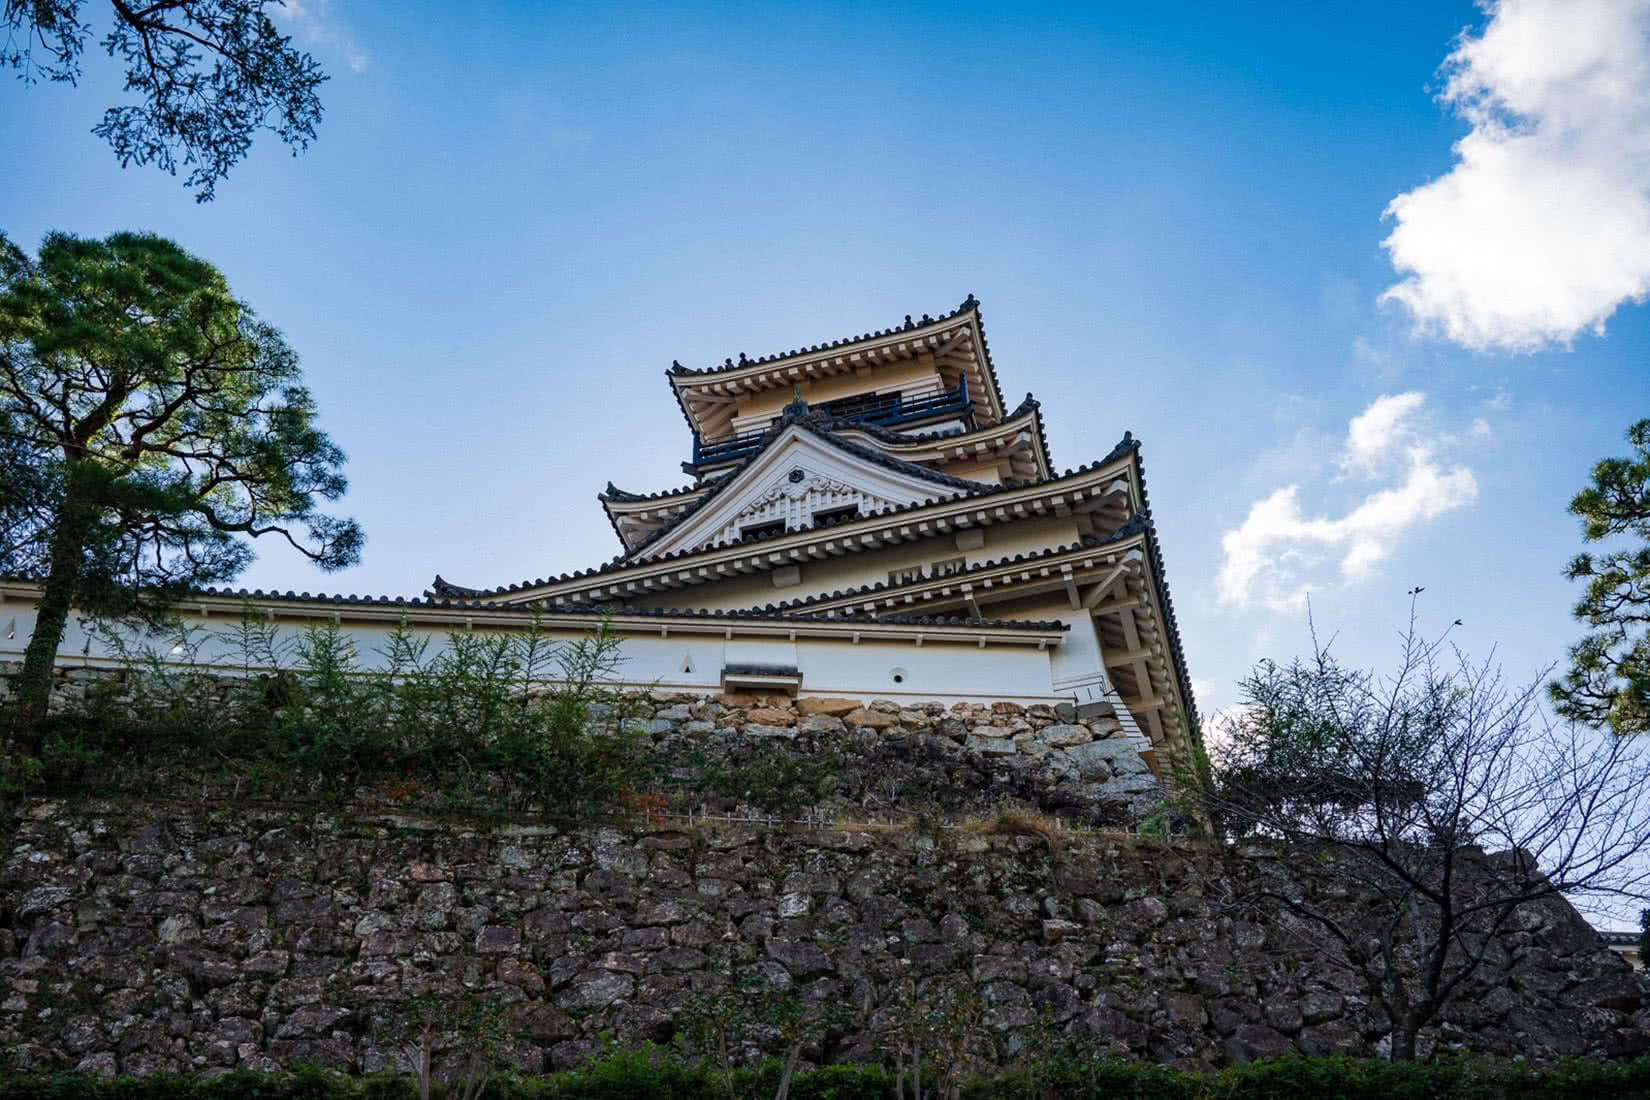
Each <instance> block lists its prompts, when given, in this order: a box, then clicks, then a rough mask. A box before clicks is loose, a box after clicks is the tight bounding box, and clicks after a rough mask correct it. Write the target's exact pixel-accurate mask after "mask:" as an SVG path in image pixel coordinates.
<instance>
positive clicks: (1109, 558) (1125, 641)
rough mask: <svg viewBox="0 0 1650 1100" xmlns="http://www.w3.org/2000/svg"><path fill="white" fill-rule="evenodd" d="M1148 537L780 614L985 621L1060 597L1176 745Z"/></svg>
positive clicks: (1114, 673) (1132, 703) (1175, 678)
mask: <svg viewBox="0 0 1650 1100" xmlns="http://www.w3.org/2000/svg"><path fill="white" fill-rule="evenodd" d="M1150 538H1151V536H1150V533H1149V531H1148V530H1147V529H1145V528H1144V527H1142V528H1141V529H1140V530H1138V531H1136V532H1134V533H1132V534H1130V535H1128V536H1126V537H1124V538H1120V539H1117V540H1115V541H1109V542H1103V543H1102V544H1101V545H1097V546H1095V545H1083V546H1077V547H1070V548H1067V549H1065V550H1062V551H1061V552H1058V553H1055V554H1052V555H1046V556H1041V557H1037V558H1035V559H1033V560H1030V561H1024V562H1020V561H1008V562H999V563H995V564H994V565H988V566H987V567H985V568H978V569H972V570H969V571H967V572H965V573H962V574H958V575H955V576H949V577H925V578H919V579H914V580H910V581H904V582H900V583H898V584H890V585H886V586H878V587H876V588H873V589H872V590H871V591H859V592H852V593H844V594H842V595H841V596H833V597H815V598H812V599H807V600H801V601H797V602H795V603H790V604H783V605H778V606H777V607H776V609H783V610H789V611H795V612H805V613H809V614H827V615H828V614H838V615H851V616H854V617H856V618H860V619H862V620H864V619H872V618H875V617H878V616H885V615H950V614H966V615H974V616H985V615H988V614H989V611H988V609H989V608H990V607H991V606H992V605H993V604H997V603H1001V602H1003V601H1005V600H1019V599H1025V598H1028V597H1032V596H1039V595H1046V594H1048V593H1051V592H1062V593H1064V594H1066V595H1067V597H1068V599H1069V601H1070V605H1071V609H1072V610H1073V611H1079V610H1086V611H1088V613H1089V614H1090V616H1091V617H1092V618H1093V619H1094V620H1095V623H1096V627H1097V629H1098V633H1099V637H1100V644H1101V653H1102V659H1103V660H1104V661H1105V664H1106V673H1107V677H1108V678H1109V679H1110V680H1111V681H1112V683H1113V685H1114V686H1115V687H1117V689H1118V691H1119V693H1120V694H1121V695H1122V696H1123V699H1124V703H1125V705H1127V706H1128V707H1129V709H1130V711H1131V712H1133V713H1134V714H1135V716H1136V719H1137V720H1138V721H1139V722H1140V724H1141V726H1142V727H1143V728H1144V729H1147V730H1148V731H1149V732H1150V734H1151V737H1152V741H1153V743H1154V744H1162V743H1164V742H1165V741H1167V742H1170V743H1174V742H1176V741H1178V740H1179V738H1180V736H1181V735H1182V732H1183V731H1179V730H1177V729H1175V727H1174V716H1175V715H1177V714H1184V713H1186V710H1187V706H1186V700H1185V699H1184V698H1183V697H1182V693H1181V691H1180V682H1181V676H1180V675H1179V673H1182V672H1184V669H1177V668H1176V667H1175V661H1176V660H1177V657H1176V655H1175V643H1174V640H1173V637H1172V628H1171V627H1170V625H1169V621H1168V617H1167V615H1166V614H1165V610H1164V608H1163V606H1162V602H1161V600H1160V598H1159V593H1160V591H1161V589H1162V586H1161V584H1160V583H1159V582H1160V580H1161V578H1159V577H1157V576H1156V575H1155V574H1154V572H1153V568H1152V556H1151V546H1150Z"/></svg>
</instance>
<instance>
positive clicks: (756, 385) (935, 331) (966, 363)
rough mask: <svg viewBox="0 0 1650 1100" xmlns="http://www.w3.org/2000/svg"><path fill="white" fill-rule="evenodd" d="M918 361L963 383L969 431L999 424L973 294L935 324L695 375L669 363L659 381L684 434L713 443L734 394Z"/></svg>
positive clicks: (910, 324) (929, 321)
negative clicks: (926, 360)
mask: <svg viewBox="0 0 1650 1100" xmlns="http://www.w3.org/2000/svg"><path fill="white" fill-rule="evenodd" d="M923 353H928V354H932V355H933V356H934V358H935V360H936V362H937V363H938V364H939V366H940V369H941V372H942V373H946V372H950V373H951V374H954V375H957V376H960V377H963V378H966V379H967V381H968V387H969V393H970V395H971V397H972V402H973V411H974V419H975V422H976V423H979V424H995V423H996V422H997V421H999V420H1001V419H1002V418H1003V414H1004V412H1005V408H1004V404H1003V396H1002V387H1001V385H1000V384H999V383H998V381H997V370H996V368H995V367H994V366H993V365H992V362H991V348H990V346H989V345H988V344H987V343H986V339H985V327H984V325H983V324H982V322H981V319H980V303H979V300H978V299H976V298H975V297H974V296H973V295H972V294H970V295H969V296H968V297H967V298H966V299H965V300H964V301H963V303H962V305H960V306H958V307H957V308H956V309H954V310H952V311H951V312H950V313H947V314H943V315H942V316H940V317H930V316H928V315H927V314H926V313H925V314H923V315H922V320H921V321H920V322H919V321H914V320H912V318H911V315H910V314H906V315H905V323H904V324H903V325H896V326H894V327H893V328H888V329H882V330H879V331H877V332H868V333H865V334H864V335H862V336H850V337H846V338H844V339H841V340H833V341H830V342H829V343H824V344H815V345H813V346H811V347H805V348H800V349H792V350H791V351H787V352H781V353H778V354H774V355H764V356H761V357H759V358H756V359H751V358H748V357H747V356H746V355H745V354H744V353H743V352H741V353H740V355H739V359H738V361H737V362H736V361H734V360H733V359H727V360H725V361H723V362H722V363H720V364H718V365H716V366H711V367H705V368H702V369H692V368H689V367H684V366H682V364H681V363H672V364H671V365H670V368H669V369H668V370H666V371H665V375H666V377H667V378H669V379H670V386H671V389H672V390H673V391H674V392H675V394H676V401H677V404H679V405H680V406H681V409H682V415H683V417H684V418H686V420H687V422H688V427H690V428H692V429H693V431H694V432H696V433H697V434H698V435H699V436H700V437H702V438H705V439H712V438H715V437H717V436H719V435H722V434H724V433H725V432H726V431H727V430H728V426H727V425H728V422H729V420H730V418H731V416H732V410H731V403H732V402H733V401H734V399H735V397H736V395H738V394H744V393H756V392H761V391H764V390H772V389H789V388H791V387H793V386H795V385H796V384H797V383H799V382H801V381H803V380H805V379H817V378H829V377H832V376H835V375H840V374H850V373H853V372H854V371H856V370H858V369H861V368H865V367H873V366H879V365H883V364H887V363H892V362H896V361H900V360H907V361H909V360H913V359H915V358H917V356H919V355H921V354H923Z"/></svg>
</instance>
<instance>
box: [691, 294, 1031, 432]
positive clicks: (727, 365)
mask: <svg viewBox="0 0 1650 1100" xmlns="http://www.w3.org/2000/svg"><path fill="white" fill-rule="evenodd" d="M970 312H972V313H973V314H974V323H975V328H976V331H977V332H978V333H979V336H980V359H981V363H980V369H981V372H982V373H983V374H984V375H985V376H986V377H987V378H989V379H990V380H991V394H992V397H993V398H994V399H995V400H996V402H997V407H998V408H1001V407H1002V404H1003V387H1002V383H1001V382H1000V381H998V379H997V367H996V365H995V364H993V363H992V362H991V345H990V343H989V342H988V341H987V340H986V338H985V320H984V318H983V317H981V316H980V300H979V299H978V298H976V297H974V295H973V294H970V295H969V296H968V297H967V298H964V299H963V302H962V305H960V306H958V307H957V308H956V309H953V310H952V311H951V312H949V313H942V314H940V315H939V316H938V317H930V316H929V315H928V314H926V313H924V314H923V315H922V320H921V321H913V320H912V319H911V315H910V314H909V313H907V314H906V315H905V323H904V324H903V325H895V326H893V327H892V328H885V329H879V330H877V331H876V332H867V333H864V334H862V335H859V336H847V337H844V338H842V339H840V340H831V341H828V342H826V343H823V344H813V345H810V346H807V347H801V348H792V349H791V350H790V351H784V352H775V353H773V354H770V355H763V356H759V357H758V358H755V359H751V358H749V357H747V356H746V355H745V353H744V352H740V353H739V360H738V362H735V361H734V360H732V359H725V360H723V361H722V362H721V363H719V364H717V365H716V366H713V367H699V368H694V367H684V366H683V365H682V364H681V363H678V362H676V361H674V360H672V361H671V364H670V366H669V367H666V368H665V375H666V377H669V378H684V379H695V378H704V377H707V376H710V375H716V374H725V373H727V372H728V371H736V370H743V369H745V368H746V367H759V366H762V365H763V364H766V363H778V362H781V361H783V360H786V359H794V358H796V357H797V356H802V355H817V354H819V353H820V352H825V351H830V350H831V349H833V348H846V347H851V346H853V345H854V344H862V343H864V342H866V341H867V340H881V339H884V338H886V337H889V336H898V335H899V334H900V333H901V332H908V331H910V330H912V329H918V328H922V327H923V326H925V325H933V324H939V323H941V322H944V321H951V320H954V319H956V318H958V317H961V316H963V315H964V314H966V313H970ZM672 389H673V390H675V387H672ZM675 392H676V403H677V404H678V405H679V406H681V409H682V417H683V418H684V419H685V420H686V421H687V422H688V427H689V428H694V427H695V425H694V423H693V417H692V416H690V415H689V414H688V411H687V403H686V402H685V401H684V400H683V399H682V394H681V391H680V390H675Z"/></svg>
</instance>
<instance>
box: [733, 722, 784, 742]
mask: <svg viewBox="0 0 1650 1100" xmlns="http://www.w3.org/2000/svg"><path fill="white" fill-rule="evenodd" d="M740 732H741V733H743V734H744V735H745V736H746V737H777V738H782V739H784V740H787V741H789V740H791V739H793V738H794V737H796V727H794V726H766V725H763V724H761V723H759V722H747V723H745V726H744V728H743V729H741V730H740Z"/></svg>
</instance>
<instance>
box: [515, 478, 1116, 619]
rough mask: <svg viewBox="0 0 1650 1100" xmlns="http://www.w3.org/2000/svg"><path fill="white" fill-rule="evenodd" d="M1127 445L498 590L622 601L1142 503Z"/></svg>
mask: <svg viewBox="0 0 1650 1100" xmlns="http://www.w3.org/2000/svg"><path fill="white" fill-rule="evenodd" d="M1133 463H1134V453H1133V452H1132V451H1130V452H1128V453H1126V454H1124V455H1122V456H1120V457H1119V458H1117V459H1116V460H1114V461H1112V462H1109V463H1106V464H1105V465H1103V466H1099V467H1096V468H1094V469H1090V470H1087V471H1083V472H1081V473H1074V474H1071V475H1069V476H1066V477H1060V478H1054V479H1050V480H1048V481H1044V482H1039V483H1037V484H1033V485H1024V486H1016V487H1012V488H1007V489H1002V490H998V491H995V492H988V493H979V494H969V495H964V496H957V497H951V498H948V499H945V500H939V501H934V502H932V503H929V504H923V505H917V506H914V507H911V508H907V509H901V510H896V511H893V512H884V513H877V514H874V515H870V516H866V517H863V518H861V519H858V520H853V521H849V522H845V523H840V524H834V525H831V526H829V527H809V528H803V529H801V530H798V531H792V532H788V533H787V534H785V535H781V536H775V537H773V538H769V539H762V540H760V541H758V542H753V543H738V544H733V545H724V546H712V547H706V548H704V549H702V550H696V551H692V552H689V553H685V554H679V555H675V556H671V557H667V558H661V559H648V558H641V559H638V560H636V561H634V562H621V563H619V564H618V565H616V566H614V567H613V568H612V569H610V570H606V571H603V572H597V573H589V574H586V575H584V576H582V577H569V578H566V579H564V580H558V581H554V582H550V583H546V584H542V585H523V586H521V587H520V588H518V589H516V590H514V591H510V592H507V593H501V594H499V595H498V598H499V599H501V600H503V601H505V602H508V603H533V602H538V601H545V600H548V601H551V602H552V604H553V603H555V602H556V601H558V600H560V601H563V602H566V601H573V600H575V599H591V600H597V601H617V602H623V601H625V600H628V599H634V598H635V597H637V596H642V595H650V594H654V593H658V592H662V591H666V590H669V589H674V588H683V587H688V586H693V585H699V584H705V583H707V582H715V581H719V580H724V579H727V578H729V577H732V576H735V575H737V574H742V573H756V572H767V571H769V570H772V569H777V568H782V567H784V566H789V565H798V564H802V563H804V562H807V561H810V560H820V559H824V558H834V557H841V556H843V555H844V554H851V553H860V552H863V551H868V550H879V549H882V548H883V547H885V546H890V545H897V544H899V543H902V542H916V541H919V540H922V539H927V538H934V537H936V536H939V535H945V534H950V533H954V532H956V531H960V530H967V529H970V528H974V527H990V526H993V525H996V524H1000V523H1013V522H1018V521H1020V520H1024V519H1033V518H1037V517H1040V516H1048V515H1069V514H1070V513H1071V512H1073V511H1077V510H1084V509H1093V508H1097V507H1104V506H1105V505H1106V503H1107V501H1108V498H1112V497H1115V496H1117V495H1119V494H1126V495H1127V497H1128V500H1129V507H1130V508H1131V509H1133V510H1138V509H1139V507H1140V505H1141V497H1140V492H1139V486H1138V483H1137V482H1136V480H1135V479H1134V477H1133V476H1132V470H1133V468H1134V465H1133Z"/></svg>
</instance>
